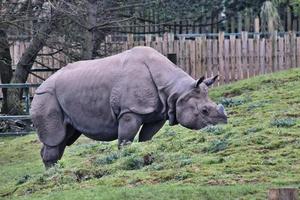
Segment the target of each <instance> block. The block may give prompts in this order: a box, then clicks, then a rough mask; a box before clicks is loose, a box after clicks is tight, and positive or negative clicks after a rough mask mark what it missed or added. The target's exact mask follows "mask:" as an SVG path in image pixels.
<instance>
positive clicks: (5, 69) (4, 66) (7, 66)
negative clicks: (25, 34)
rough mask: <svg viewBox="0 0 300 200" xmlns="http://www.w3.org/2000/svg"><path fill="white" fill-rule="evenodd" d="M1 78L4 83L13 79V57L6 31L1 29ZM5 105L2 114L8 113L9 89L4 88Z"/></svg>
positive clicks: (3, 104)
mask: <svg viewBox="0 0 300 200" xmlns="http://www.w3.org/2000/svg"><path fill="white" fill-rule="evenodd" d="M0 76H1V82H2V83H9V82H10V80H11V78H12V68H11V57H10V52H9V44H8V41H7V35H6V33H5V31H4V30H1V29H0ZM2 94H3V103H2V108H1V113H7V112H8V108H7V89H6V88H2Z"/></svg>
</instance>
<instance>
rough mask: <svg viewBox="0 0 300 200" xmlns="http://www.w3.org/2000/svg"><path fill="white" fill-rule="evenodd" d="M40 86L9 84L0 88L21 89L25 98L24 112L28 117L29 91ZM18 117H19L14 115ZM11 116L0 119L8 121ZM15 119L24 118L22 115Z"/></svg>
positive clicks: (0, 117) (0, 85)
mask: <svg viewBox="0 0 300 200" xmlns="http://www.w3.org/2000/svg"><path fill="white" fill-rule="evenodd" d="M38 86H40V84H32V83H9V84H0V88H7V89H9V88H19V89H23V94H24V96H25V112H26V114H28V115H29V108H30V93H29V89H30V88H33V87H38ZM15 116H19V115H15ZM12 117H13V116H12V115H10V116H0V119H8V118H12ZM17 118H24V115H22V116H19V117H17Z"/></svg>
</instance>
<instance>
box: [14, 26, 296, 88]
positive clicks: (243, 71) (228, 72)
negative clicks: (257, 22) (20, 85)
mask: <svg viewBox="0 0 300 200" xmlns="http://www.w3.org/2000/svg"><path fill="white" fill-rule="evenodd" d="M26 45H27V42H26V41H18V42H14V43H12V46H11V49H10V50H11V55H12V58H13V64H16V63H17V61H18V60H19V58H20V56H21V55H22V53H23V52H24V49H25V48H26ZM134 46H151V47H153V48H154V49H156V50H158V51H159V52H161V53H162V54H164V55H165V56H172V57H173V59H174V58H175V60H176V63H177V65H178V66H180V67H181V68H182V69H183V70H184V71H186V72H187V73H189V74H190V75H191V76H192V77H194V78H198V77H200V76H202V75H206V76H207V77H209V76H212V75H215V74H219V75H220V78H219V82H218V84H224V83H230V82H234V81H237V80H241V79H245V78H249V77H252V76H256V75H260V74H265V73H272V72H275V71H279V70H284V69H289V68H293V67H300V36H299V35H298V34H296V32H288V33H280V34H279V33H278V34H277V33H273V34H271V35H262V34H259V33H248V32H241V33H237V34H229V33H224V32H221V33H219V34H203V35H201V34H191V35H174V34H170V33H166V34H164V35H163V37H160V36H159V35H150V34H148V35H132V34H128V35H125V36H124V37H123V38H122V39H120V38H114V36H107V37H106V41H105V43H102V44H101V49H103V51H104V55H106V56H109V55H113V54H116V53H119V52H122V51H125V50H127V49H130V48H132V47H134ZM99 48H100V47H99ZM53 51H54V50H51V49H47V48H45V49H43V50H42V51H41V52H40V53H41V56H39V57H38V58H37V62H36V63H35V65H34V68H42V67H45V66H46V67H48V68H60V67H62V66H64V65H65V64H66V63H67V60H66V58H65V57H64V56H63V54H59V53H58V54H55V55H51V52H53ZM49 53H50V55H51V56H44V55H47V54H49ZM35 73H36V74H37V75H38V76H40V77H42V78H44V79H46V78H47V77H48V76H50V75H51V74H53V72H35ZM41 82H42V80H41V79H39V78H37V77H35V76H32V75H30V76H29V78H28V83H41Z"/></svg>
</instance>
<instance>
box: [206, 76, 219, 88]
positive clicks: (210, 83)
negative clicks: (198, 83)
mask: <svg viewBox="0 0 300 200" xmlns="http://www.w3.org/2000/svg"><path fill="white" fill-rule="evenodd" d="M218 77H219V75H216V76H214V77H213V78H208V79H205V80H204V81H203V82H204V83H205V85H207V86H211V85H212V84H214V82H215V81H216V79H217V78H218Z"/></svg>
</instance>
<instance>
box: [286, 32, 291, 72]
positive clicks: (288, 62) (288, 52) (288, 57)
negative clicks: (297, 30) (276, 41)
mask: <svg viewBox="0 0 300 200" xmlns="http://www.w3.org/2000/svg"><path fill="white" fill-rule="evenodd" d="M290 45H291V44H290V34H288V33H286V34H285V35H284V58H285V63H284V69H289V68H290V67H291V46H290Z"/></svg>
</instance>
